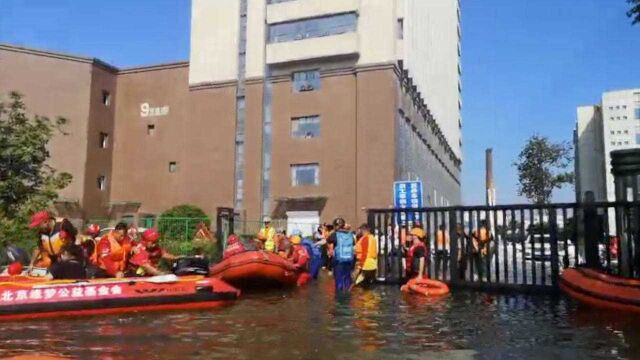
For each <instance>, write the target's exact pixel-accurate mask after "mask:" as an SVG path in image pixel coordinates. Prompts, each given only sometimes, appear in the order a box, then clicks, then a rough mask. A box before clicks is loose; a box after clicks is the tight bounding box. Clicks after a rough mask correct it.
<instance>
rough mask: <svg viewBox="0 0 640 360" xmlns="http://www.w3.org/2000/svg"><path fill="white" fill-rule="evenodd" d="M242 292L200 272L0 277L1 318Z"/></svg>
mask: <svg viewBox="0 0 640 360" xmlns="http://www.w3.org/2000/svg"><path fill="white" fill-rule="evenodd" d="M239 295H240V291H239V290H237V289H235V288H233V287H232V286H230V285H228V284H226V283H224V282H223V281H221V280H220V279H213V278H206V277H203V276H199V275H192V276H184V277H177V276H175V275H162V276H156V277H151V278H123V279H95V280H47V279H42V278H32V277H25V276H3V277H0V320H14V319H28V318H42V317H56V316H77V315H97V314H112V313H124V312H137V311H153V310H175V309H202V308H209V307H215V306H219V305H224V304H226V303H228V302H230V301H233V300H235V299H237V298H238V296H239Z"/></svg>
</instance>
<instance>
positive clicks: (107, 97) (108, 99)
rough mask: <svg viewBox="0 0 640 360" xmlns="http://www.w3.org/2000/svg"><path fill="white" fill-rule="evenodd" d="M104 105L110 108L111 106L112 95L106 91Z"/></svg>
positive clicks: (103, 92) (104, 92) (103, 95)
mask: <svg viewBox="0 0 640 360" xmlns="http://www.w3.org/2000/svg"><path fill="white" fill-rule="evenodd" d="M102 105H104V106H109V105H111V93H109V92H108V91H106V90H102Z"/></svg>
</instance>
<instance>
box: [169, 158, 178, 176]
mask: <svg viewBox="0 0 640 360" xmlns="http://www.w3.org/2000/svg"><path fill="white" fill-rule="evenodd" d="M176 171H178V163H177V162H175V161H171V162H169V172H170V173H174V172H176Z"/></svg>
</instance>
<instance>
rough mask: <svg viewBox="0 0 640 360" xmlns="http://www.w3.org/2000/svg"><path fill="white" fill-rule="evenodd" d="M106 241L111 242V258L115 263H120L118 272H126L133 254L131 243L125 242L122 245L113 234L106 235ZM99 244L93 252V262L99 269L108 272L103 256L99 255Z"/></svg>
mask: <svg viewBox="0 0 640 360" xmlns="http://www.w3.org/2000/svg"><path fill="white" fill-rule="evenodd" d="M105 237H106V239H107V240H108V241H109V246H110V248H111V250H110V252H109V257H111V260H112V261H113V262H116V263H118V270H120V271H124V270H125V269H126V268H127V261H128V257H129V253H130V252H131V243H130V242H128V241H126V239H125V240H123V242H122V244H120V243H119V242H118V240H116V239H115V238H114V237H113V235H112V234H111V233H109V234H107V235H105ZM99 247H100V246H99V243H98V245H96V247H95V250H94V252H93V256H92V257H91V262H92V263H94V264H95V265H97V266H98V267H99V268H101V269H103V270H106V267H105V265H104V263H103V261H102V256H100V254H98V251H99Z"/></svg>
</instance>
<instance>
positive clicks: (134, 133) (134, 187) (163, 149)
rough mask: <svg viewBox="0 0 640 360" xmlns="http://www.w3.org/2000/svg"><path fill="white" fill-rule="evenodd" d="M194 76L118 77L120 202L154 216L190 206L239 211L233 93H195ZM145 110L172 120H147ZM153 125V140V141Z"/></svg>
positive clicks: (183, 68) (168, 71)
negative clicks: (161, 111) (172, 166)
mask: <svg viewBox="0 0 640 360" xmlns="http://www.w3.org/2000/svg"><path fill="white" fill-rule="evenodd" d="M188 74H189V68H188V67H187V65H186V64H182V65H177V66H173V67H169V68H161V67H160V68H157V69H151V71H149V69H140V70H131V71H128V72H125V73H123V74H122V75H120V77H119V79H118V97H117V101H118V109H117V116H116V119H117V120H116V129H115V133H116V135H115V146H114V160H113V162H114V168H113V178H114V181H113V184H112V200H113V201H114V202H120V201H136V202H141V203H142V207H141V209H140V211H141V212H144V213H154V214H158V213H161V212H162V211H164V210H166V209H168V208H170V207H172V206H175V205H180V204H184V203H189V204H194V205H197V206H199V207H201V208H203V209H204V210H205V211H206V212H207V213H208V214H213V213H214V211H215V208H216V207H218V206H232V205H233V166H234V165H233V162H234V155H233V154H234V143H233V139H234V136H233V135H234V132H235V117H234V116H235V86H223V87H211V88H204V89H200V90H193V91H190V90H189V86H188ZM142 103H148V104H151V106H153V107H164V106H168V107H169V113H168V114H167V115H166V116H152V117H142V116H141V113H140V104H142ZM149 124H153V125H155V133H154V134H153V135H147V125H149ZM171 161H175V162H176V163H177V171H176V172H174V173H171V172H169V162H171Z"/></svg>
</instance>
